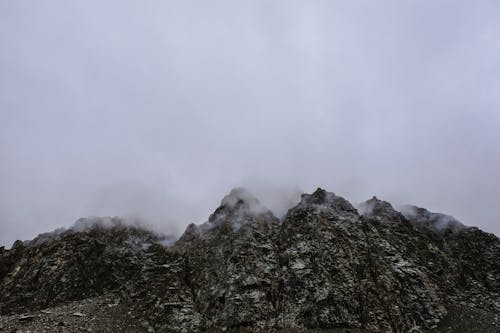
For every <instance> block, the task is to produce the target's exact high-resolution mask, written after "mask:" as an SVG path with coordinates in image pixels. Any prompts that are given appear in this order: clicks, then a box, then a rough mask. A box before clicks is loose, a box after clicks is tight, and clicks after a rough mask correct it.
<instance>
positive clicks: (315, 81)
mask: <svg viewBox="0 0 500 333" xmlns="http://www.w3.org/2000/svg"><path fill="white" fill-rule="evenodd" d="M499 13H500V3H499V2H498V1H481V0H479V1H474V2H471V1H451V0H450V1H430V0H429V1H427V0H425V1H377V2H373V1H368V0H366V1H308V2H306V1H272V2H269V1H239V2H232V1H210V2H203V1H182V2H174V1H148V2H136V1H135V2H134V1H105V2H102V1H84V2H68V1H62V0H60V1H50V2H40V1H1V2H0V48H1V49H0V51H1V52H0V185H1V186H0V245H10V244H11V243H12V242H13V241H14V240H16V239H30V238H33V237H34V236H35V235H37V234H38V233H41V232H45V231H49V230H53V229H56V228H58V227H64V226H70V225H72V224H73V223H74V222H75V221H76V220H77V219H78V218H80V217H85V216H126V217H134V218H137V219H141V220H144V221H145V222H146V223H149V224H152V225H154V226H155V227H157V228H159V229H161V230H162V231H164V232H166V233H174V234H178V233H181V232H182V231H183V230H184V228H185V227H186V226H187V225H188V224H189V223H203V222H204V221H206V220H207V218H208V216H209V215H210V213H211V212H213V210H215V208H216V207H217V206H218V205H219V203H220V201H221V199H222V198H223V197H224V196H225V195H226V194H227V193H229V192H230V190H231V189H232V188H235V187H246V188H248V189H249V191H250V192H252V193H253V194H254V195H255V196H256V197H257V198H259V200H260V201H261V202H262V203H263V204H264V205H266V206H268V207H269V208H271V209H273V210H274V211H276V212H278V214H283V213H284V212H285V211H286V209H287V207H288V206H289V205H291V204H292V203H293V202H294V200H297V201H298V199H297V198H299V194H300V193H301V192H312V191H314V189H315V188H316V187H318V186H320V187H322V188H325V189H327V190H329V191H333V192H335V193H336V194H337V195H341V196H343V197H345V198H346V199H348V200H349V201H351V202H361V201H363V200H366V199H368V198H370V197H372V196H373V195H377V197H379V198H381V199H383V200H386V201H389V202H391V203H393V204H415V205H417V206H420V207H425V208H427V209H429V210H431V211H436V212H442V213H446V214H449V215H453V216H454V217H455V218H457V219H458V220H460V221H461V222H462V223H464V224H466V225H474V226H478V227H480V228H482V229H484V230H486V231H489V232H494V233H496V234H497V235H499V234H500V224H499V218H498V213H497V211H498V198H499V197H500V177H499V173H498V170H500V131H499V130H498V129H499V128H500V110H499V107H500V39H499V38H498V34H499V32H500V17H499V15H500V14H499Z"/></svg>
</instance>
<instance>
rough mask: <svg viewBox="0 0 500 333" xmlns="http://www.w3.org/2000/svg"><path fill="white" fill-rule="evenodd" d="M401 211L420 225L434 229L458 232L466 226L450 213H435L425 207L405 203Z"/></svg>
mask: <svg viewBox="0 0 500 333" xmlns="http://www.w3.org/2000/svg"><path fill="white" fill-rule="evenodd" d="M400 210H401V213H402V214H403V215H404V216H405V217H406V218H407V219H408V220H409V221H410V222H413V223H414V224H415V225H417V226H418V227H424V228H428V229H431V230H434V231H452V232H456V231H458V230H462V229H464V228H466V226H465V225H463V224H462V223H461V222H459V221H458V220H457V219H456V218H454V217H453V216H450V215H446V214H441V213H433V212H430V211H428V210H427V209H425V208H421V207H417V206H412V205H405V206H402V207H401V208H400Z"/></svg>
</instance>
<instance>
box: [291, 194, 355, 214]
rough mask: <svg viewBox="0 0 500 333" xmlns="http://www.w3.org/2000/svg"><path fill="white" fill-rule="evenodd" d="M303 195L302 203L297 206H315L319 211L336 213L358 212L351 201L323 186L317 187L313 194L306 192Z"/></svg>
mask: <svg viewBox="0 0 500 333" xmlns="http://www.w3.org/2000/svg"><path fill="white" fill-rule="evenodd" d="M301 197H302V198H301V201H300V203H299V204H298V205H297V206H296V207H295V208H299V209H307V208H313V209H315V210H319V211H333V212H335V213H357V211H356V209H355V208H354V207H353V206H352V205H351V203H349V201H347V200H346V199H344V198H342V197H340V196H337V195H336V194H335V193H333V192H327V191H325V190H324V189H322V188H318V189H316V191H314V192H313V193H312V194H306V193H304V194H302V196H301Z"/></svg>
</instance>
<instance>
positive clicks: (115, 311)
mask: <svg viewBox="0 0 500 333" xmlns="http://www.w3.org/2000/svg"><path fill="white" fill-rule="evenodd" d="M114 299H115V296H114V295H111V294H106V295H102V296H99V297H92V298H87V299H84V300H79V301H74V302H69V303H66V304H64V305H60V306H57V307H53V308H50V310H49V309H46V311H44V312H41V311H38V312H32V313H29V314H27V315H28V316H29V317H30V320H27V321H18V320H17V319H16V318H17V317H19V316H18V315H3V316H0V332H23V333H24V332H61V333H62V332H67V333H72V332H86V333H88V332H109V333H113V332H136V333H146V332H148V331H147V329H146V328H144V327H142V325H141V323H140V321H138V320H136V319H134V317H135V314H134V313H133V312H132V311H133V309H130V308H128V307H126V306H124V305H122V304H119V305H118V306H115V307H108V304H110V303H112V302H114ZM74 313H85V316H74V315H73V314H74Z"/></svg>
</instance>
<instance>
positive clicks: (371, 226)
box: [0, 189, 500, 332]
mask: <svg viewBox="0 0 500 333" xmlns="http://www.w3.org/2000/svg"><path fill="white" fill-rule="evenodd" d="M98 222H99V223H98ZM102 224H103V223H101V222H100V221H98V220H96V221H93V220H92V221H88V220H83V221H81V222H80V223H79V224H78V225H80V226H82V225H83V226H84V227H83V228H82V227H80V228H73V229H72V230H69V231H65V232H58V233H56V234H54V235H42V236H40V237H38V238H37V239H35V240H33V241H31V242H28V243H26V244H23V243H22V242H16V243H15V245H14V246H13V247H12V249H11V250H5V249H1V250H0V312H1V313H3V314H15V313H21V312H24V311H30V310H31V311H34V310H38V309H43V308H46V307H49V306H57V305H62V304H67V303H69V302H70V301H78V300H83V299H91V297H96V296H100V295H101V296H102V295H104V296H105V295H111V296H109V297H111V298H113V299H115V298H116V299H118V300H119V301H120V304H121V305H120V306H123V307H124V308H126V309H128V310H127V311H128V312H129V313H130V316H133V317H134V318H137V320H138V322H140V323H141V325H142V327H143V328H144V329H148V330H150V331H158V332H170V331H171V332H195V331H206V330H210V329H215V330H220V329H223V330H243V329H251V330H256V329H263V330H267V329H292V328H296V329H301V328H309V329H318V330H321V329H360V330H366V331H371V332H430V331H433V330H438V329H439V330H441V331H447V332H450V329H451V330H453V329H454V328H453V325H451V324H450V325H449V320H450V318H451V316H452V315H454V316H456V314H457V313H461V316H462V317H464V316H467V313H481V314H483V315H484V316H483V318H490V319H491V320H490V321H491V323H488V324H486V325H488V327H491V329H492V331H491V332H496V331H498V330H499V328H498V326H497V324H495V322H494V318H496V317H495V316H494V315H495V314H496V313H499V312H500V259H499V258H500V240H499V239H498V238H497V237H495V236H494V235H492V234H488V233H484V232H482V231H480V230H479V229H477V228H469V227H466V226H463V225H462V224H461V223H459V222H458V221H456V220H454V219H453V218H451V217H447V216H446V215H442V214H435V213H430V212H428V211H426V210H424V209H421V208H416V207H412V208H405V209H402V213H400V212H398V211H397V210H395V209H394V208H393V207H392V206H391V205H390V204H389V203H387V202H384V201H381V200H379V199H377V198H375V197H374V198H372V199H370V200H368V201H366V202H365V203H362V204H360V205H359V206H358V207H357V209H356V208H355V207H354V206H352V205H351V204H350V203H349V202H348V201H347V200H345V199H343V198H341V197H339V196H337V195H335V194H334V193H330V192H326V191H324V190H322V189H318V190H316V191H315V192H314V193H312V194H304V195H302V199H301V201H300V202H299V203H298V204H297V205H296V206H295V207H293V208H291V209H290V210H289V211H288V213H287V214H286V216H285V217H284V218H283V219H282V220H280V219H278V218H276V217H275V216H274V215H273V214H272V213H271V211H269V210H268V209H267V208H265V207H264V206H262V205H261V204H260V203H259V201H258V200H257V199H256V198H255V197H253V196H252V195H251V194H249V193H248V192H247V191H245V190H244V189H235V190H233V191H232V192H231V193H230V194H229V195H228V196H226V197H225V198H224V199H223V200H222V202H221V205H220V207H219V208H217V209H216V210H215V212H214V213H213V214H212V215H211V216H210V218H209V219H208V221H207V222H206V223H204V224H201V225H199V226H196V225H190V226H188V228H187V229H186V231H185V233H184V234H183V235H182V236H181V237H180V239H179V240H177V241H176V242H175V243H174V244H172V245H170V246H164V245H162V244H164V242H163V241H164V237H162V236H159V235H157V234H155V233H153V232H150V231H147V230H144V229H141V228H138V227H131V226H127V225H125V224H123V223H122V222H121V221H120V220H119V219H114V220H113V219H112V220H110V221H108V222H107V223H105V226H103V225H102ZM457 309H458V310H457ZM467 309H471V310H470V311H468V310H467ZM474 311H476V312H474ZM476 318H478V316H476ZM445 324H446V325H447V326H446V327H444V326H443V325H445ZM481 324H483V325H485V323H484V322H483V323H481ZM449 327H450V328H449ZM471 332H472V331H471Z"/></svg>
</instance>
